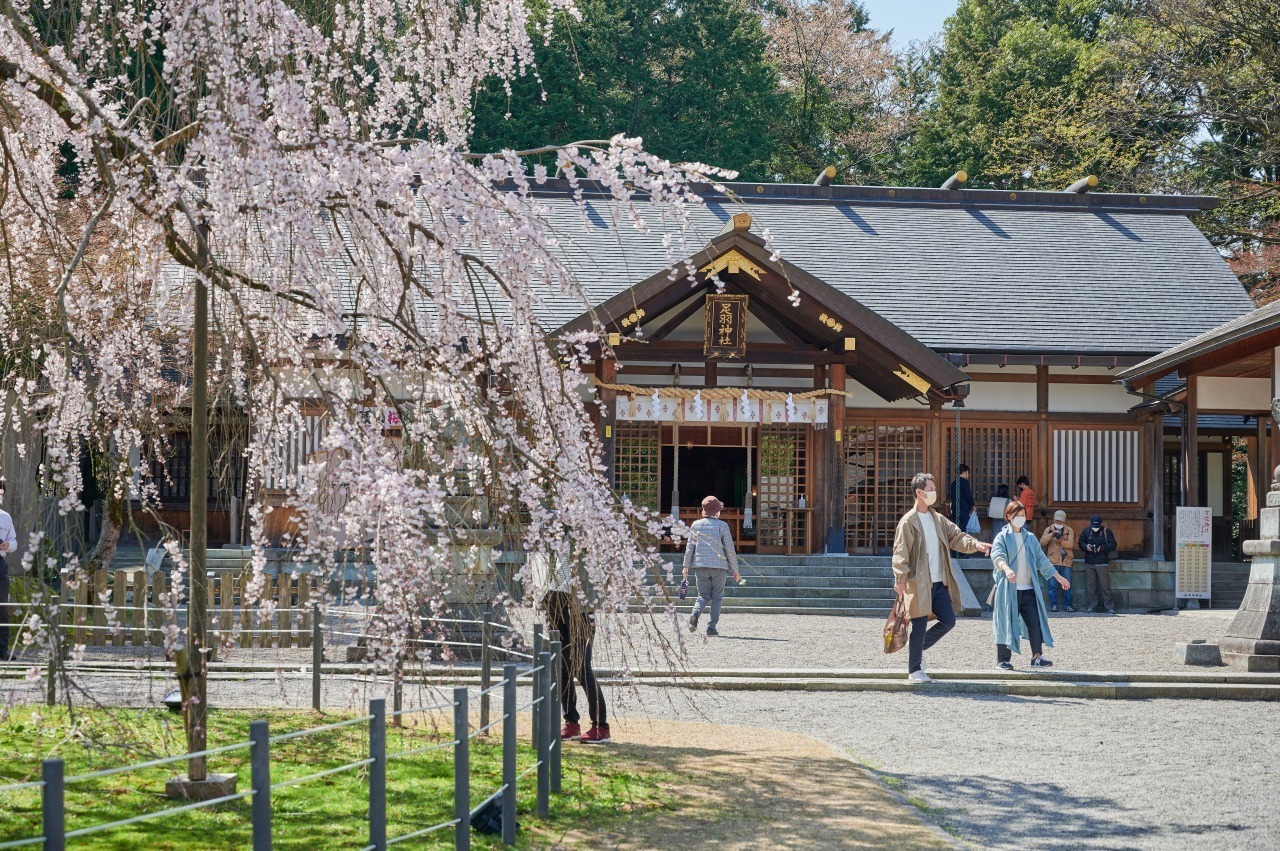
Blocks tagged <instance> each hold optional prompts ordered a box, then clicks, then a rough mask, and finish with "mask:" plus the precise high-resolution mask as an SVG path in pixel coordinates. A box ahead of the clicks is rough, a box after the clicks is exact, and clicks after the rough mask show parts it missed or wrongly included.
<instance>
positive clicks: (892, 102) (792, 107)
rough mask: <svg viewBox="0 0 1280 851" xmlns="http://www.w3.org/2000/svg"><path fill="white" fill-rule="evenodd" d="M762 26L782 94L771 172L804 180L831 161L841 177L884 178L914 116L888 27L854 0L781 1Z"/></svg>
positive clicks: (781, 177)
mask: <svg viewBox="0 0 1280 851" xmlns="http://www.w3.org/2000/svg"><path fill="white" fill-rule="evenodd" d="M765 27H766V31H767V33H768V35H769V54H770V57H771V59H772V61H773V64H774V65H775V66H776V67H777V68H778V73H779V84H780V86H781V90H782V94H783V95H784V96H785V99H786V101H785V108H784V109H783V110H782V111H781V112H779V113H778V114H777V117H776V118H775V125H774V126H775V130H774V136H775V138H776V142H775V145H776V147H775V149H774V152H773V157H772V160H771V168H770V171H771V172H772V173H773V174H774V175H775V176H776V178H777V179H779V180H783V181H794V182H803V183H807V182H809V181H810V180H812V179H813V178H814V176H815V175H816V174H817V173H818V171H820V170H821V169H823V168H825V167H826V166H829V165H834V166H835V167H836V168H837V170H838V172H839V174H840V180H842V181H845V182H849V183H877V182H881V181H883V180H884V178H885V172H886V168H887V167H888V165H889V160H890V154H891V152H892V151H893V150H894V148H895V145H896V144H897V143H899V142H900V141H901V140H902V139H903V138H904V136H905V133H906V131H907V130H908V128H909V127H910V125H911V118H912V117H913V114H912V103H911V93H910V91H909V90H908V89H907V87H906V85H905V82H906V80H907V79H908V78H907V76H906V75H905V74H904V73H903V72H902V70H901V69H900V68H899V65H898V57H897V56H895V55H894V52H893V50H892V48H891V47H890V45H889V36H888V34H887V33H880V32H877V31H875V30H873V29H870V28H869V17H868V15H867V11H866V8H865V7H864V6H863V5H862V4H861V3H858V2H855V0H779V2H777V3H774V4H771V5H770V6H769V7H768V14H767V15H766V17H765Z"/></svg>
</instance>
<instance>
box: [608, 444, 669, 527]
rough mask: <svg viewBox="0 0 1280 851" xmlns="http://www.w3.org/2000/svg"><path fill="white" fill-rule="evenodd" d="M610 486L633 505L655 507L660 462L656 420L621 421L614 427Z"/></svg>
mask: <svg viewBox="0 0 1280 851" xmlns="http://www.w3.org/2000/svg"><path fill="white" fill-rule="evenodd" d="M614 428H615V429H616V431H615V435H616V437H615V439H614V456H613V488H614V491H616V492H617V494H618V495H619V496H628V497H630V498H631V501H632V503H634V504H635V505H642V506H644V507H646V508H651V509H653V510H654V511H657V510H658V493H659V485H660V482H659V479H660V478H661V476H660V471H661V462H662V445H661V441H660V439H659V438H660V429H661V426H660V425H659V424H658V423H645V422H620V423H618V424H617V425H616V426H615V427H614Z"/></svg>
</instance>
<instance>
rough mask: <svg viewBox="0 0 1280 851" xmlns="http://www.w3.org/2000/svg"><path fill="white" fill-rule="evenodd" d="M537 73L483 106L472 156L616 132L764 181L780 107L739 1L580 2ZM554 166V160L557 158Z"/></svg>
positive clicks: (542, 52)
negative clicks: (774, 120) (477, 152)
mask: <svg viewBox="0 0 1280 851" xmlns="http://www.w3.org/2000/svg"><path fill="white" fill-rule="evenodd" d="M577 10H578V12H579V13H580V14H581V19H580V20H574V19H573V18H571V17H570V16H567V15H563V16H560V17H559V18H555V16H553V15H552V14H551V13H550V12H549V11H548V10H546V9H545V8H544V9H542V10H541V11H540V12H539V15H540V17H541V19H542V20H543V21H546V20H548V19H554V22H555V24H556V26H555V29H554V32H553V33H552V35H551V38H550V41H549V42H547V43H544V44H539V45H538V47H537V50H536V54H537V70H536V71H533V70H530V71H529V72H528V73H526V74H525V75H524V76H522V77H520V78H519V79H516V80H512V81H510V82H507V81H502V80H494V81H492V82H491V83H490V84H489V85H488V86H486V87H485V88H484V89H483V90H482V91H481V92H480V93H479V94H478V95H477V97H476V104H475V132H474V134H473V136H472V145H474V146H475V147H476V149H478V150H496V149H499V148H505V147H511V148H516V149H522V148H534V147H538V146H539V145H544V144H548V143H550V144H561V143H565V142H570V141H573V140H575V139H583V138H608V137H610V136H612V135H614V134H616V133H623V134H625V135H628V136H638V137H642V138H643V139H644V142H645V147H646V148H647V149H648V150H650V151H653V152H654V153H655V154H658V155H659V156H662V157H665V158H667V159H670V160H672V161H674V162H707V163H715V164H716V165H718V166H721V167H723V168H729V169H733V170H735V171H737V172H739V174H740V175H741V176H742V177H743V178H744V179H751V180H760V179H766V176H767V169H766V167H767V165H768V163H769V160H770V155H771V152H772V149H773V144H774V138H773V130H772V127H773V124H772V118H773V116H774V115H775V113H776V112H777V111H778V109H779V108H780V106H781V104H782V97H781V96H780V94H779V92H778V87H777V74H776V71H775V69H774V67H773V65H772V64H771V63H770V62H769V61H768V58H767V43H768V39H767V37H766V36H765V33H764V30H763V27H762V26H761V21H760V17H759V15H758V14H756V13H755V12H754V11H753V10H752V9H750V8H749V7H748V6H747V5H746V4H745V3H744V2H742V0H583V2H580V3H578V4H577ZM548 161H550V160H549V159H548Z"/></svg>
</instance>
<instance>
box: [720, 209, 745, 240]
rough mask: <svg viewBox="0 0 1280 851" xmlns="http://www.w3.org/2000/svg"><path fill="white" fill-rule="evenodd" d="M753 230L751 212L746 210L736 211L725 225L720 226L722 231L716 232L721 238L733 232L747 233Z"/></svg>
mask: <svg viewBox="0 0 1280 851" xmlns="http://www.w3.org/2000/svg"><path fill="white" fill-rule="evenodd" d="M749 230H751V214H750V213H748V212H746V211H745V210H743V211H740V212H737V213H734V214H733V215H732V216H730V217H729V218H728V220H727V221H725V223H724V227H722V228H720V232H719V233H718V234H716V238H717V239H719V238H720V237H722V236H728V235H729V234H731V233H746V232H747V231H749Z"/></svg>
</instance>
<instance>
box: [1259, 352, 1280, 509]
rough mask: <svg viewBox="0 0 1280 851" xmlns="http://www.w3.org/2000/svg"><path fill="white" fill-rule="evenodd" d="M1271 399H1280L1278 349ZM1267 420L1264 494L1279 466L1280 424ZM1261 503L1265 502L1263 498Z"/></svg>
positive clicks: (1272, 364) (1271, 418) (1273, 370)
mask: <svg viewBox="0 0 1280 851" xmlns="http://www.w3.org/2000/svg"><path fill="white" fill-rule="evenodd" d="M1271 398H1272V399H1280V348H1277V349H1276V350H1275V353H1274V354H1273V355H1272V360H1271ZM1267 419H1268V420H1269V421H1270V424H1271V439H1270V440H1268V441H1267V465H1266V467H1264V468H1263V473H1264V475H1263V485H1262V490H1263V493H1264V494H1265V493H1266V491H1267V489H1268V488H1270V487H1271V478H1272V474H1273V473H1274V471H1275V467H1276V465H1277V464H1280V423H1277V422H1276V421H1275V418H1274V417H1267ZM1262 501H1263V502H1266V497H1265V496H1264V497H1263V500H1262Z"/></svg>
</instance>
